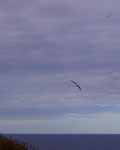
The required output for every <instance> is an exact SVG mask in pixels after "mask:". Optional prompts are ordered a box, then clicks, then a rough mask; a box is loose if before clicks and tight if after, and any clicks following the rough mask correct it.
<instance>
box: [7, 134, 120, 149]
mask: <svg viewBox="0 0 120 150" xmlns="http://www.w3.org/2000/svg"><path fill="white" fill-rule="evenodd" d="M6 136H11V135H6ZM12 138H13V139H18V140H20V141H25V142H27V143H29V144H32V145H33V147H35V148H37V149H38V150H120V135H117V134H116V135H113V134H108V135H105V134H95V135H94V134H93V135H92V134H13V135H12Z"/></svg>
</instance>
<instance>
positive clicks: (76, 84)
mask: <svg viewBox="0 0 120 150" xmlns="http://www.w3.org/2000/svg"><path fill="white" fill-rule="evenodd" d="M71 82H72V83H74V84H75V86H77V87H78V88H79V89H80V90H81V91H82V89H81V87H80V86H79V84H78V83H76V82H75V81H73V80H71Z"/></svg>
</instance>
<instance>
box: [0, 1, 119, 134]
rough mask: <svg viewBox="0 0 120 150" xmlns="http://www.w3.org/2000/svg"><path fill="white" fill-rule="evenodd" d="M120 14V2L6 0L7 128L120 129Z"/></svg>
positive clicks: (2, 37)
mask: <svg viewBox="0 0 120 150" xmlns="http://www.w3.org/2000/svg"><path fill="white" fill-rule="evenodd" d="M119 14H120V1H119V0H100V1H99V0H44V1H43V0H24V1H18V0H4V1H0V130H2V132H6V133H31V132H32V133H120V16H119ZM108 15H110V17H108V18H105V17H106V16H108ZM71 80H74V81H76V82H78V83H79V84H80V86H81V88H82V89H83V90H82V92H81V91H80V90H79V89H78V88H77V87H75V86H74V84H73V83H71Z"/></svg>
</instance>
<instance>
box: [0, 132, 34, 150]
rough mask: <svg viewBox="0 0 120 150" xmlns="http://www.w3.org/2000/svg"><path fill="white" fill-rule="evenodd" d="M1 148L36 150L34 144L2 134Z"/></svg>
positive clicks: (1, 149)
mask: <svg viewBox="0 0 120 150" xmlns="http://www.w3.org/2000/svg"><path fill="white" fill-rule="evenodd" d="M0 150H35V148H33V147H32V145H29V144H27V143H25V142H20V141H18V140H16V139H15V140H14V139H12V137H10V138H6V137H4V136H3V135H2V134H1V135H0Z"/></svg>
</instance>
